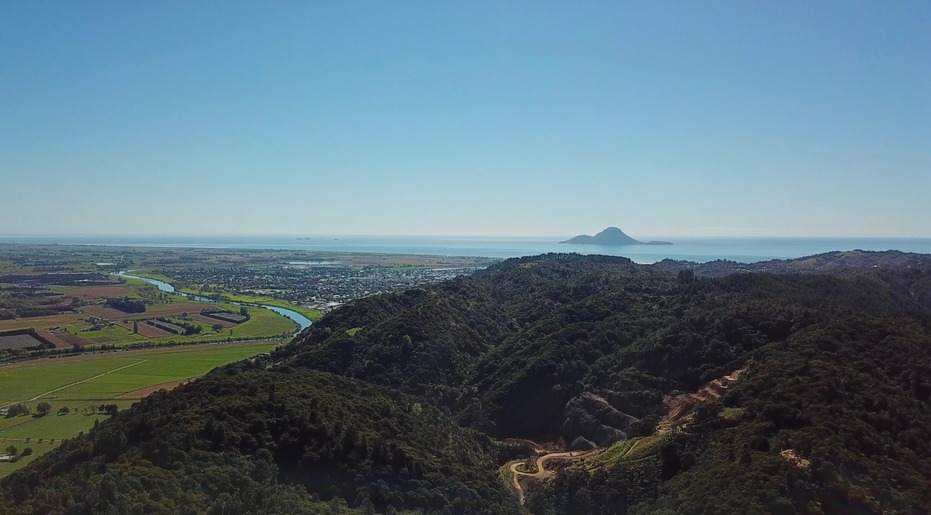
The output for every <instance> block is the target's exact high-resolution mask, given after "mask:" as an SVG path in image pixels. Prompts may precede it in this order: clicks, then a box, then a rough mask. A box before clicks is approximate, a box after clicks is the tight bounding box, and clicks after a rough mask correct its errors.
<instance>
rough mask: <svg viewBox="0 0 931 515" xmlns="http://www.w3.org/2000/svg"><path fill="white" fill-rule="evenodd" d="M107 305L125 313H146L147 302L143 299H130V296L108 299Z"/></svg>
mask: <svg viewBox="0 0 931 515" xmlns="http://www.w3.org/2000/svg"><path fill="white" fill-rule="evenodd" d="M107 307H111V308H113V309H118V310H120V311H122V312H124V313H145V302H144V301H143V300H142V299H130V298H129V297H123V298H114V299H107Z"/></svg>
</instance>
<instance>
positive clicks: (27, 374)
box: [0, 342, 278, 477]
mask: <svg viewBox="0 0 931 515" xmlns="http://www.w3.org/2000/svg"><path fill="white" fill-rule="evenodd" d="M277 345H278V344H277V343H255V342H250V343H241V344H222V345H220V344H211V345H198V346H188V347H170V348H162V349H147V350H139V351H122V352H107V353H100V354H89V355H88V354H85V355H81V356H75V357H67V358H48V359H42V360H35V361H30V362H25V363H20V364H16V365H10V366H6V367H2V368H0V406H6V405H9V404H13V403H17V402H22V403H24V404H26V405H27V406H29V408H30V409H31V410H32V412H33V413H35V411H36V406H38V404H39V403H40V402H48V403H49V404H50V405H51V406H52V410H51V413H49V414H48V415H46V416H44V417H34V416H31V415H21V416H17V417H11V418H0V450H2V449H5V448H6V447H7V446H8V445H15V446H16V447H17V448H18V449H19V450H22V449H23V448H25V447H31V448H32V449H33V452H34V454H33V456H29V457H27V458H25V459H22V460H20V461H18V462H17V463H12V464H11V463H0V477H4V476H6V475H9V474H10V473H11V472H13V471H14V470H18V469H19V468H22V467H23V466H25V465H27V464H28V463H29V462H31V461H32V460H34V459H36V458H37V457H38V456H40V455H42V454H44V453H46V452H49V451H51V450H52V449H54V448H55V447H57V445H58V444H59V443H60V441H61V439H63V438H73V437H75V436H77V434H78V433H80V432H82V431H88V430H89V429H90V428H92V427H93V426H94V422H95V421H96V420H102V419H104V418H106V416H105V415H102V414H99V413H96V412H95V409H94V408H96V407H97V406H99V405H101V404H116V405H118V406H119V407H120V409H125V408H128V407H129V406H131V405H132V403H133V402H135V401H134V400H131V399H122V398H120V397H121V396H123V395H125V394H129V393H131V392H137V391H140V390H143V389H147V388H152V387H157V386H159V385H170V384H173V383H176V382H177V381H182V380H186V379H191V378H194V377H199V376H202V375H204V374H206V373H207V372H209V371H210V370H212V369H213V368H215V367H217V366H220V365H225V364H227V363H231V362H234V361H238V360H241V359H244V358H248V357H250V356H254V355H256V354H261V353H263V352H269V351H271V350H272V349H274V348H275V347H277ZM62 407H68V409H69V410H70V413H69V414H67V415H58V414H57V413H58V410H59V409H61V408H62ZM40 440H41V442H40ZM50 440H54V442H50Z"/></svg>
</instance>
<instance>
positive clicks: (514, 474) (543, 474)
mask: <svg viewBox="0 0 931 515" xmlns="http://www.w3.org/2000/svg"><path fill="white" fill-rule="evenodd" d="M599 450H600V449H594V450H591V451H577V452H576V451H570V452H551V453H547V454H541V455H539V456H537V471H536V472H532V473H531V472H524V471H522V470H518V469H517V467H520V466H521V465H523V464H524V460H517V461H512V462H511V463H508V471H509V472H510V473H511V478H512V481H513V482H514V489H515V490H517V496H518V498H520V503H521V505H523V504H524V488H523V487H522V486H521V485H520V481H519V477H520V476H526V477H532V478H535V479H546V478H549V477H552V476H553V474H555V472H553V471H552V470H547V469H546V467H545V463H546V462H548V461H550V460H555V459H569V460H579V459H582V458H587V457H589V456H591V455H592V454H594V453H597V452H598V451H599Z"/></svg>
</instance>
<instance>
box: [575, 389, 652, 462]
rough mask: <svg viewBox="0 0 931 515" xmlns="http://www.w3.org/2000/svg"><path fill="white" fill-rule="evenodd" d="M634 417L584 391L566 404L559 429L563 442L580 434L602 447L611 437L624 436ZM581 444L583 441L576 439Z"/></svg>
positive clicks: (612, 440) (615, 438)
mask: <svg viewBox="0 0 931 515" xmlns="http://www.w3.org/2000/svg"><path fill="white" fill-rule="evenodd" d="M638 420H639V419H638V418H636V417H634V416H632V415H629V414H627V413H624V412H622V411H619V410H617V409H616V408H614V406H611V404H610V403H609V402H608V401H607V400H605V399H604V398H603V397H601V396H598V395H595V394H594V393H590V392H585V393H583V394H582V395H580V396H579V397H576V398H574V399H572V400H570V401H569V402H568V403H567V404H566V409H565V422H563V425H562V428H561V429H560V432H561V435H562V436H563V438H565V439H566V441H567V442H574V441H575V440H576V439H577V438H579V437H582V438H583V439H584V440H588V441H591V442H593V443H594V444H595V445H596V446H598V447H605V446H607V445H610V444H611V443H612V442H614V441H615V440H620V439H622V438H627V428H628V426H630V424H631V423H633V422H636V421H638ZM582 444H584V441H580V445H582ZM582 448H584V446H582V447H580V449H582Z"/></svg>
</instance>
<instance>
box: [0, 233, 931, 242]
mask: <svg viewBox="0 0 931 515" xmlns="http://www.w3.org/2000/svg"><path fill="white" fill-rule="evenodd" d="M625 232H626V231H625ZM579 234H588V233H579ZM593 234H594V233H593ZM577 235H578V234H364V233H0V238H126V237H130V238H186V239H187V238H225V237H235V238H261V237H265V238H295V239H303V238H492V239H505V238H520V239H531V238H533V239H560V238H563V239H565V238H571V237H573V236H577ZM632 237H636V238H642V239H653V238H680V239H865V240H884V239H896V240H909V239H916V240H927V239H931V235H928V236H914V235H910V236H903V235H882V236H879V235H832V236H825V235H766V234H697V235H696V234H659V235H656V234H654V235H639V234H634V235H632Z"/></svg>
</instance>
